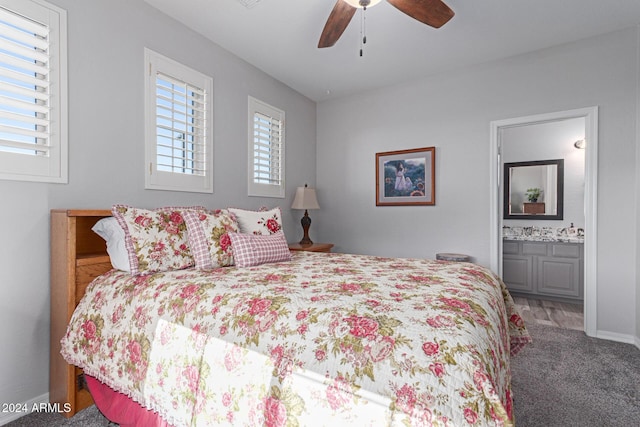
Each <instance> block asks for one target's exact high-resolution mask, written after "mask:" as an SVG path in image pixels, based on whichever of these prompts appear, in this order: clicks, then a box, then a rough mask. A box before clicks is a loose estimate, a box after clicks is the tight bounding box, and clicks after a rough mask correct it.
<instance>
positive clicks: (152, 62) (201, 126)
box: [145, 49, 213, 193]
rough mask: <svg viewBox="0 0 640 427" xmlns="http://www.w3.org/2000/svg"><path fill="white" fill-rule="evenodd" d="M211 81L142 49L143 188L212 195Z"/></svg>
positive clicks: (176, 63)
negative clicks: (143, 79) (143, 52)
mask: <svg viewBox="0 0 640 427" xmlns="http://www.w3.org/2000/svg"><path fill="white" fill-rule="evenodd" d="M212 91H213V79H212V78H211V77H209V76H206V75H204V74H202V73H200V72H198V71H195V70H192V69H190V68H188V67H186V66H184V65H182V64H180V63H178V62H176V61H173V60H171V59H169V58H166V57H164V56H162V55H160V54H158V53H156V52H153V51H152V50H149V49H145V100H146V107H145V160H146V172H145V177H146V179H145V188H147V189H153V190H173V191H189V192H200V193H212V192H213V126H212V123H213V114H212Z"/></svg>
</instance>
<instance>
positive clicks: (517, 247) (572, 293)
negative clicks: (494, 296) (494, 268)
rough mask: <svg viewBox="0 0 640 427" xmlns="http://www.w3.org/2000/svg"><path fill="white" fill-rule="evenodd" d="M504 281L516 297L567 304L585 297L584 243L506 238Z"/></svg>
mask: <svg viewBox="0 0 640 427" xmlns="http://www.w3.org/2000/svg"><path fill="white" fill-rule="evenodd" d="M502 270H503V280H504V282H505V284H506V285H507V288H509V291H510V292H512V293H514V294H523V295H526V296H539V297H544V298H549V299H557V300H562V301H567V302H581V301H582V300H583V297H584V290H583V289H584V244H583V243H582V242H567V241H565V242H563V241H535V240H514V239H509V238H505V239H504V240H503V250H502Z"/></svg>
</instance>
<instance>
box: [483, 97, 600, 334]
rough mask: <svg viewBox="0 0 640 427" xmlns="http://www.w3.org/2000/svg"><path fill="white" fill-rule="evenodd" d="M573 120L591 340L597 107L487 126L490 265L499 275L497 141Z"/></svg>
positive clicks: (593, 330)
mask: <svg viewBox="0 0 640 427" xmlns="http://www.w3.org/2000/svg"><path fill="white" fill-rule="evenodd" d="M573 118H584V124H585V126H584V127H585V129H584V137H585V138H584V139H585V141H586V146H585V177H584V182H585V188H584V214H585V229H586V230H587V233H586V234H585V240H584V303H583V306H584V310H583V311H584V331H585V333H586V334H587V335H589V336H595V335H596V331H597V282H596V272H597V270H596V267H597V251H596V248H597V212H596V210H597V209H596V207H597V172H598V168H597V165H598V158H597V153H598V107H588V108H581V109H576V110H568V111H560V112H555V113H547V114H539V115H534V116H526V117H516V118H512V119H506V120H498V121H493V122H491V124H490V141H491V145H490V158H491V164H490V172H491V176H490V185H491V191H490V197H491V209H490V219H491V226H490V233H491V240H490V264H491V268H492V269H493V270H494V271H496V272H497V273H498V274H500V275H502V268H503V266H502V250H503V248H502V226H503V215H502V207H503V203H504V200H503V198H504V196H503V182H502V179H501V171H502V164H503V161H502V157H501V156H502V154H501V143H502V141H501V138H502V134H503V132H504V131H505V130H506V129H509V128H513V127H519V126H530V125H535V124H542V123H549V122H555V121H559V120H567V119H573Z"/></svg>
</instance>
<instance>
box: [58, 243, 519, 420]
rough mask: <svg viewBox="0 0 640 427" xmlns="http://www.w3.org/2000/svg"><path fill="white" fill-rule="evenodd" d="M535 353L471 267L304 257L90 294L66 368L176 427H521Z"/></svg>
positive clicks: (137, 280)
mask: <svg viewBox="0 0 640 427" xmlns="http://www.w3.org/2000/svg"><path fill="white" fill-rule="evenodd" d="M530 340H531V338H530V336H529V334H528V332H527V331H526V329H525V327H524V325H523V322H522V319H521V318H520V316H519V315H518V313H517V312H516V309H515V306H514V304H513V300H512V299H511V296H510V295H509V293H508V292H507V290H506V288H505V287H504V285H503V284H502V282H501V281H500V280H499V279H498V278H496V276H495V275H494V274H493V273H491V272H490V271H489V270H487V269H485V268H483V267H480V266H478V265H474V264H470V263H450V262H445V261H432V260H418V259H398V258H381V257H373V256H362V255H348V254H335V253H334V254H319V253H311V252H296V253H294V254H293V260H292V261H291V262H283V263H274V264H265V265H261V266H257V267H252V268H245V269H239V268H235V267H225V268H218V269H214V270H210V271H198V270H193V269H190V270H181V271H172V272H165V273H158V274H152V275H148V276H137V277H133V276H130V275H129V274H127V273H123V272H119V271H116V270H113V271H111V272H109V273H107V274H105V275H103V276H100V277H98V278H97V279H96V280H94V282H93V283H92V284H91V285H90V286H89V288H88V289H87V292H86V295H85V296H84V298H83V299H82V301H81V302H80V304H79V305H78V307H77V309H76V311H75V313H74V315H73V318H72V319H71V322H70V324H69V327H68V331H67V333H66V335H65V336H64V337H63V339H62V354H63V356H64V358H65V359H66V360H67V361H68V362H69V363H71V364H74V365H77V366H79V367H81V368H83V369H84V371H85V373H87V374H88V375H91V376H94V377H96V378H98V379H99V380H101V381H102V382H104V383H106V384H107V385H109V386H110V387H111V388H113V389H115V390H117V391H120V392H122V393H124V394H126V395H128V396H129V397H131V398H132V399H133V400H135V401H137V402H138V403H140V404H141V405H143V406H145V407H147V408H149V409H152V410H154V411H157V412H158V413H159V414H160V415H161V416H162V417H163V418H164V419H165V420H167V421H168V422H170V423H172V424H174V425H176V426H187V425H198V426H200V425H233V426H236V425H244V426H262V425H265V426H314V425H328V426H338V425H349V424H351V425H357V426H366V425H371V426H408V425H411V426H431V425H433V426H462V425H476V426H477V425H496V426H503V425H512V423H513V421H512V419H513V418H512V395H511V389H510V380H511V378H510V367H509V361H510V353H511V354H512V355H513V354H515V353H516V352H517V351H518V350H519V349H520V348H521V347H522V346H524V345H525V344H526V343H527V342H530Z"/></svg>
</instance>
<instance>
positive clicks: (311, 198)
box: [291, 184, 320, 245]
mask: <svg viewBox="0 0 640 427" xmlns="http://www.w3.org/2000/svg"><path fill="white" fill-rule="evenodd" d="M291 209H304V216H303V217H302V220H300V223H301V224H302V230H304V236H303V237H302V240H300V244H301V245H311V244H313V242H312V241H311V239H310V238H309V227H310V226H311V218H310V217H309V212H308V211H307V209H320V206H319V205H318V199H317V198H316V190H315V189H313V188H309V187H307V184H305V185H304V187H298V188H297V189H296V197H295V198H294V199H293V204H292V205H291Z"/></svg>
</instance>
